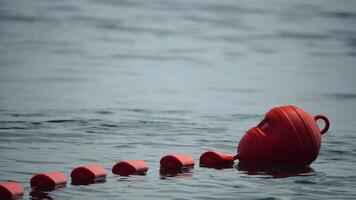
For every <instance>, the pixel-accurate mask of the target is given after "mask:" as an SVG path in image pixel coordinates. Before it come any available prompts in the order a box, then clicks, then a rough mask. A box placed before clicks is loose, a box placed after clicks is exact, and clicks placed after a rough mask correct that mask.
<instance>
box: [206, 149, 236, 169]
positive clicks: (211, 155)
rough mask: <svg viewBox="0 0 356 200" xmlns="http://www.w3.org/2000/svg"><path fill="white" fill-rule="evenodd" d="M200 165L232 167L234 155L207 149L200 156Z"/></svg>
mask: <svg viewBox="0 0 356 200" xmlns="http://www.w3.org/2000/svg"><path fill="white" fill-rule="evenodd" d="M199 161H200V166H202V167H221V168H225V167H232V165H233V163H234V156H232V155H230V154H226V153H220V152H215V151H207V152H205V153H203V154H202V155H201V156H200V159H199Z"/></svg>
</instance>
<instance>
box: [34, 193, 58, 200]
mask: <svg viewBox="0 0 356 200" xmlns="http://www.w3.org/2000/svg"><path fill="white" fill-rule="evenodd" d="M30 196H31V198H30V199H31V200H55V198H52V197H51V195H50V194H49V193H46V192H39V191H31V192H30Z"/></svg>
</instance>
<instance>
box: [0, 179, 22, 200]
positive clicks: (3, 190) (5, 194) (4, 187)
mask: <svg viewBox="0 0 356 200" xmlns="http://www.w3.org/2000/svg"><path fill="white" fill-rule="evenodd" d="M23 194H24V189H23V187H22V185H21V184H19V183H16V182H3V183H0V200H11V199H15V198H18V197H22V196H23Z"/></svg>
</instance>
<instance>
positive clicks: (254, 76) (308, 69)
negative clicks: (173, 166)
mask: <svg viewBox="0 0 356 200" xmlns="http://www.w3.org/2000/svg"><path fill="white" fill-rule="evenodd" d="M355 10H356V3H355V1H351V0H349V1H348V0H343V1H336V0H327V1H321V0H318V1H306V0H303V1H293V2H292V1H277V0H272V1H268V2H261V1H251V0H249V1H232V0H231V1H228V0H226V1H225V0H224V1H210V0H209V1H206V0H198V1H188V0H179V1H178V0H177V1H165V0H156V1H144V0H141V1H138V0H132V1H131V0H130V1H114V0H81V1H69V0H63V1H49V0H39V1H20V0H14V1H6V0H1V1H0V150H1V151H0V181H7V180H14V181H19V182H21V183H23V184H24V185H25V187H26V195H25V197H24V198H25V199H28V198H32V199H41V198H47V199H48V198H53V199H302V198H303V199H305V198H308V199H325V198H335V199H353V198H354V197H355V195H356V191H355V189H354V188H355V187H356V184H355V183H356V175H355V170H356V167H355V166H356V146H355V142H356V135H355V122H354V121H355V120H356V117H355V113H356V107H355V105H356V89H355V88H356V79H355V75H356V71H355V70H356V69H355V68H356V65H355V64H356V11H355ZM288 104H294V105H297V106H299V107H301V108H303V109H305V110H307V111H309V112H310V113H311V114H319V113H323V114H327V115H328V116H329V118H330V120H331V129H330V131H329V132H328V134H326V135H325V136H323V145H322V148H321V152H320V155H319V157H318V159H317V160H316V161H315V162H314V163H313V164H312V165H311V166H310V168H307V169H302V170H297V171H295V170H294V171H279V170H275V169H272V170H262V171H259V170H257V171H246V170H244V169H241V168H239V167H238V166H236V168H231V169H225V170H215V169H206V168H199V167H196V168H194V169H193V170H192V171H190V172H187V173H183V174H180V175H179V176H177V177H169V176H162V175H160V173H159V159H160V157H161V156H163V155H165V154H167V153H189V154H192V155H193V156H194V158H195V159H196V160H198V158H199V156H200V154H201V153H202V152H204V151H206V150H210V149H215V150H218V151H223V152H227V153H231V154H233V153H235V151H236V145H237V143H238V141H239V139H240V138H241V137H242V135H243V134H244V133H245V131H246V130H248V129H249V128H250V127H252V126H254V125H256V124H257V123H258V122H259V121H260V120H261V119H262V118H263V115H264V113H265V112H267V111H268V110H269V109H270V108H272V107H274V106H278V105H288ZM122 159H144V160H146V161H147V162H148V163H149V165H150V169H149V171H148V173H147V175H146V176H133V177H129V178H122V177H117V176H113V175H111V174H109V176H108V178H107V181H106V183H101V184H94V185H89V186H71V185H68V186H67V188H65V189H61V190H57V191H54V192H51V193H49V194H47V196H46V195H45V196H43V194H36V193H32V197H31V196H30V195H29V192H30V188H29V184H28V182H29V180H30V178H31V177H32V175H34V174H35V173H38V172H45V171H53V170H60V171H63V172H65V173H66V174H67V175H69V173H70V171H71V170H72V169H73V168H74V167H76V166H80V165H85V164H93V163H99V164H102V165H103V166H105V168H107V169H108V170H110V169H111V166H112V165H113V164H114V163H115V161H117V160H122Z"/></svg>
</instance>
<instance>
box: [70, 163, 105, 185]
mask: <svg viewBox="0 0 356 200" xmlns="http://www.w3.org/2000/svg"><path fill="white" fill-rule="evenodd" d="M71 177H72V184H74V185H80V184H90V183H95V182H100V181H104V180H105V179H106V170H105V169H104V168H103V167H102V166H100V165H89V166H81V167H77V168H75V169H74V170H73V171H72V173H71Z"/></svg>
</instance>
